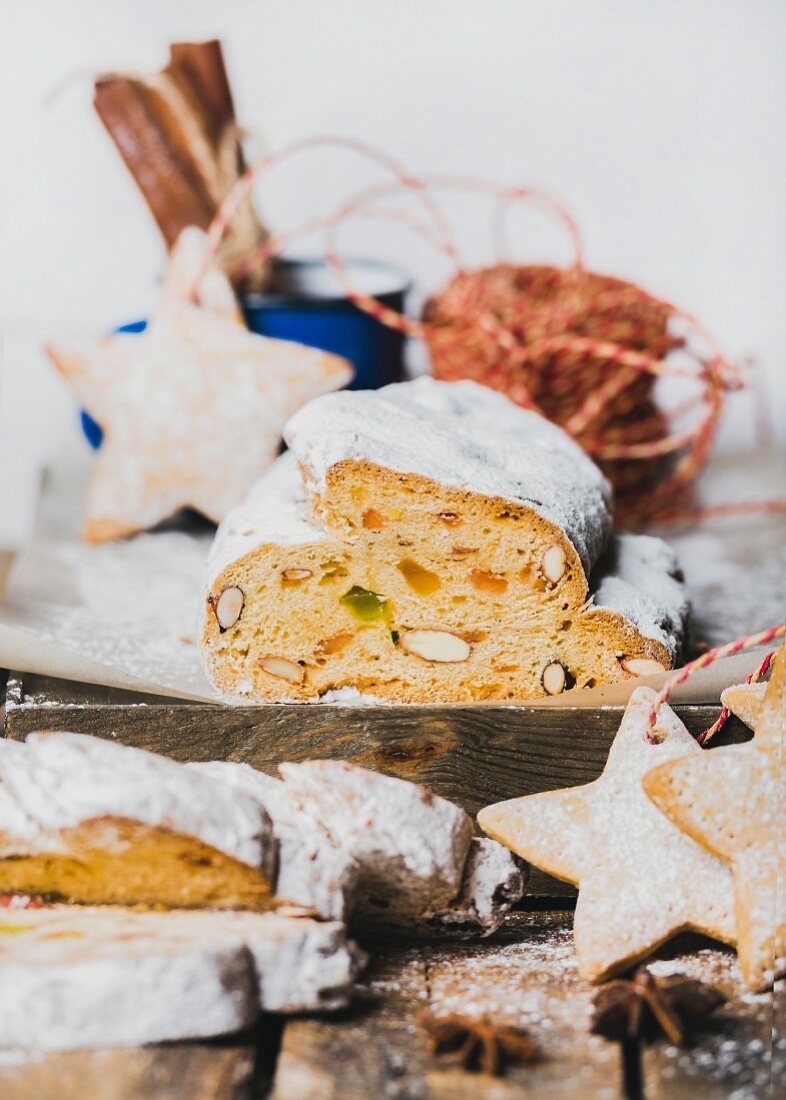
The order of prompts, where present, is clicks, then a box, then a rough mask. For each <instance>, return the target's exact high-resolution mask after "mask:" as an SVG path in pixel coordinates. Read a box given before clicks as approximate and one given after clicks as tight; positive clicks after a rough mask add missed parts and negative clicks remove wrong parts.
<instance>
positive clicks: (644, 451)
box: [200, 137, 786, 527]
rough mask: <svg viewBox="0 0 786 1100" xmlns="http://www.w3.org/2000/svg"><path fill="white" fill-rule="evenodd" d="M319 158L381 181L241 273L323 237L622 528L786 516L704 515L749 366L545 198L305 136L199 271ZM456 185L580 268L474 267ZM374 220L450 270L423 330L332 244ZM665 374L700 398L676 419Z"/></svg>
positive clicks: (244, 188)
mask: <svg viewBox="0 0 786 1100" xmlns="http://www.w3.org/2000/svg"><path fill="white" fill-rule="evenodd" d="M320 148H333V149H340V150H344V151H348V152H351V153H354V154H359V155H361V156H362V157H365V158H366V159H367V160H369V161H371V162H372V163H374V164H375V165H377V166H378V167H379V168H381V169H382V170H383V171H384V172H385V174H386V176H387V177H388V178H387V180H386V181H385V182H384V183H380V184H376V185H374V186H370V187H366V188H364V189H363V190H361V191H359V192H358V193H356V194H355V195H353V196H352V197H351V198H350V199H349V200H348V201H346V202H344V203H341V204H340V205H339V207H338V208H337V209H336V210H334V211H333V212H332V213H329V214H326V215H322V216H319V217H314V218H310V219H308V220H306V221H304V222H303V223H301V224H300V225H299V226H297V227H295V228H294V229H292V230H290V231H288V232H286V233H281V234H277V235H274V236H272V237H271V238H270V239H269V240H267V241H266V242H264V243H263V244H262V245H261V246H260V247H259V249H257V250H256V251H255V252H254V254H253V255H251V256H249V257H247V258H246V259H245V260H244V261H243V264H242V265H241V268H240V270H239V271H238V272H236V273H235V274H242V273H243V271H245V270H247V269H248V268H250V267H251V266H253V265H254V263H255V262H257V261H258V260H259V259H260V258H266V259H267V258H271V257H272V256H274V255H275V254H277V253H279V252H280V251H281V250H282V249H284V248H285V247H287V246H288V245H289V244H290V243H291V242H292V241H293V240H295V239H296V238H297V237H300V236H303V235H305V234H307V233H311V232H313V231H315V230H322V231H324V237H325V257H326V260H327V262H328V264H329V265H330V267H331V269H332V270H333V272H334V273H335V276H336V278H337V280H338V282H339V284H340V285H341V287H342V289H343V291H344V293H345V294H346V295H347V297H348V298H349V299H350V300H351V301H353V302H354V303H355V304H356V305H357V306H358V308H360V309H362V310H364V311H365V312H366V313H368V314H369V315H371V316H372V317H374V318H376V319H377V320H378V321H379V322H381V323H382V324H384V325H387V326H389V327H391V328H393V329H395V330H397V331H399V332H402V333H405V334H407V335H409V336H414V337H420V338H422V339H424V340H425V342H426V344H427V346H428V349H429V353H430V358H431V365H432V370H433V373H434V374H435V376H436V377H438V378H442V379H445V380H449V381H452V380H457V379H474V380H475V381H478V382H481V383H483V384H484V385H487V386H490V387H491V388H493V389H497V390H500V391H502V392H504V393H505V394H506V395H507V396H508V397H509V398H510V399H511V400H513V401H515V402H516V403H517V404H519V405H521V406H522V407H523V408H527V409H533V410H535V411H537V412H539V413H541V414H543V415H544V416H546V417H547V418H548V419H550V420H553V421H555V422H556V423H558V424H560V425H562V427H563V428H564V429H565V431H567V432H568V433H569V434H570V435H571V436H572V437H573V438H574V439H576V441H577V442H578V443H579V444H580V445H581V446H582V447H583V448H584V450H585V451H586V452H587V453H588V454H590V455H591V456H592V458H593V459H594V460H595V461H596V462H597V463H598V465H599V466H600V467H601V468H602V469H603V471H604V473H605V474H606V475H607V477H608V478H609V479H610V481H611V482H612V484H613V485H614V488H615V491H616V501H617V503H616V516H617V521H618V523H619V524H620V525H622V526H628V527H631V526H635V527H642V526H651V525H652V524H654V523H669V522H685V521H695V520H697V519H700V518H708V517H709V516H710V515H712V514H714V515H735V514H739V511H740V509H741V510H742V511H744V512H745V513H747V514H750V513H753V512H761V511H769V512H773V511H777V512H783V513H786V500H772V501H765V502H760V503H759V502H744V503H743V504H742V505H732V506H730V507H725V506H724V507H722V508H721V509H717V508H716V509H710V510H700V509H697V508H696V507H695V502H694V500H693V488H694V485H695V481H696V478H697V476H698V474H699V473H700V472H701V470H702V468H703V467H704V465H705V463H706V461H707V458H708V456H709V452H710V448H711V445H712V442H713V439H714V437H715V434H716V431H717V427H718V423H719V419H720V416H721V413H722V410H723V406H724V401H725V397H726V395H727V393H728V392H730V391H732V390H735V389H739V388H741V387H742V386H744V385H745V384H746V379H745V377H744V375H743V373H742V370H741V369H740V368H738V367H736V366H734V365H733V364H731V363H730V362H729V361H728V360H727V359H726V358H725V357H724V356H723V354H722V353H721V351H720V349H719V348H718V347H717V345H716V344H715V342H714V341H713V339H712V337H711V336H710V334H709V333H708V332H706V330H704V329H703V328H702V326H701V325H700V324H699V323H698V321H697V320H696V319H695V318H694V317H692V316H691V315H690V314H688V313H687V312H685V311H684V310H682V309H679V308H678V307H677V306H675V305H673V304H671V303H669V302H666V301H663V300H661V299H658V298H656V297H654V296H653V295H651V294H648V293H647V292H646V291H644V290H642V289H641V288H640V287H638V286H636V285H634V284H632V283H629V282H625V281H623V280H621V279H615V278H611V277H609V276H605V275H599V274H596V273H594V272H591V271H588V270H587V269H586V268H585V266H584V264H583V257H582V246H581V239H580V235H579V231H578V227H577V225H576V222H575V221H574V219H573V217H572V216H571V214H570V213H569V212H568V211H567V210H566V209H565V208H564V207H563V206H562V205H561V204H560V203H559V202H558V201H557V200H556V199H555V198H554V197H553V196H551V195H549V194H548V193H547V192H546V191H543V190H540V189H536V188H532V187H505V186H501V185H500V184H497V183H494V182H491V181H487V180H479V179H473V178H467V177H464V176H446V175H434V176H429V177H423V178H417V177H414V176H412V175H411V174H409V173H408V172H406V170H405V169H404V167H403V166H402V165H401V164H399V163H398V161H396V160H395V159H394V158H392V157H390V156H388V155H387V154H385V153H382V152H380V151H378V150H377V149H374V148H373V147H371V146H369V145H367V144H366V143H364V142H361V141H356V140H354V139H350V138H342V137H315V138H308V139H304V140H302V141H297V142H294V143H293V144H291V145H289V146H286V147H285V148H283V149H281V150H279V151H278V152H276V153H271V154H269V155H268V156H266V157H263V158H262V159H261V160H260V161H258V162H257V163H256V164H254V165H253V166H252V167H250V168H249V169H248V171H247V172H246V173H245V175H244V176H243V177H242V178H241V179H240V180H239V181H238V183H237V184H236V185H235V187H234V188H233V189H232V191H231V192H230V193H229V194H228V195H227V197H226V199H225V200H224V202H223V203H222V204H221V207H220V208H219V210H218V212H217V214H216V218H215V220H214V222H213V224H212V226H211V227H210V230H209V232H208V246H207V249H206V253H205V258H204V265H203V269H202V273H201V275H202V274H204V272H205V271H206V270H207V268H208V266H209V264H210V263H211V262H212V260H213V258H214V256H215V254H216V252H217V250H218V247H219V245H220V243H221V240H222V237H223V235H224V233H225V232H226V229H227V226H228V225H229V223H230V221H231V219H232V218H233V216H234V214H235V212H236V210H237V209H238V208H239V207H240V205H241V204H242V202H243V200H244V199H245V198H246V197H247V196H248V194H249V193H250V191H251V189H252V188H253V186H254V184H255V182H256V181H257V180H258V179H260V178H261V177H262V176H263V175H264V174H266V173H267V172H268V171H269V170H270V169H272V168H273V167H275V166H277V165H279V164H281V163H282V162H283V161H285V160H287V159H289V158H291V157H293V156H295V155H299V154H301V153H303V152H306V151H308V150H313V149H320ZM451 190H453V191H457V190H459V191H468V192H472V193H474V194H477V195H480V196H482V197H485V198H486V199H488V200H491V201H492V202H493V203H494V204H495V205H494V210H495V214H496V224H495V229H496V235H497V236H498V237H499V238H500V239H501V237H502V222H503V217H504V214H505V213H506V212H507V211H508V210H509V209H510V208H511V206H513V205H514V204H516V203H523V204H526V205H527V206H528V207H531V208H533V209H534V210H536V211H538V212H540V213H542V214H544V215H546V216H547V217H549V218H550V219H552V220H553V221H555V222H556V223H557V224H558V225H559V226H560V227H561V228H562V229H563V230H564V231H565V232H566V233H567V236H568V239H569V242H570V246H571V254H572V255H571V261H570V262H569V264H568V265H567V266H566V267H564V268H559V267H551V266H545V265H514V264H511V263H502V262H500V263H497V264H496V265H494V266H493V267H488V268H484V269H481V270H472V271H469V270H465V269H464V268H463V267H462V264H461V261H460V257H459V251H458V247H457V245H456V242H455V240H454V235H453V233H452V231H451V227H450V225H449V224H448V221H447V218H446V217H445V215H444V213H443V211H442V209H441V207H440V204H439V203H438V202H437V201H436V198H435V192H437V191H451ZM403 195H409V196H412V198H413V200H414V202H415V203H416V204H417V205H418V207H419V208H420V216H415V215H413V214H412V213H411V212H410V211H407V210H402V209H397V208H395V207H392V206H391V205H390V203H391V200H392V199H394V198H397V197H401V196H403ZM383 202H384V203H385V204H386V205H385V206H381V205H380V204H381V203H383ZM371 218H377V219H379V218H384V219H386V220H390V221H396V222H398V223H400V224H402V225H405V226H406V227H407V228H408V229H409V230H411V231H412V232H413V233H415V234H417V235H418V236H420V237H421V238H422V239H423V240H424V241H426V242H427V243H428V244H429V245H430V246H431V247H433V248H435V249H436V250H437V251H438V252H440V254H441V255H442V256H443V257H444V258H445V260H446V262H447V263H448V265H449V269H450V271H451V272H452V274H451V276H450V278H449V281H448V282H447V284H446V285H445V287H444V288H443V289H442V290H441V291H440V292H439V293H438V294H436V295H434V296H432V298H431V299H430V300H429V301H428V302H427V303H426V307H425V309H424V312H423V316H422V318H421V319H419V320H416V319H412V318H408V317H405V316H403V315H401V314H399V313H398V312H396V311H395V310H392V309H390V308H389V307H387V306H386V305H384V304H383V303H381V302H380V301H378V300H377V299H376V298H374V297H373V296H371V295H368V294H365V293H363V292H362V290H360V289H358V288H357V287H356V286H355V285H353V283H352V279H351V276H350V273H349V269H348V267H347V264H346V263H345V261H344V259H343V256H342V253H341V249H340V248H339V246H338V235H339V232H340V230H341V228H342V227H343V226H344V224H345V223H347V222H348V221H350V220H353V219H371ZM500 247H502V242H501V240H500ZM201 275H200V277H201ZM679 329H681V330H682V331H679ZM664 378H671V379H679V380H680V381H681V383H682V385H683V386H686V385H687V387H688V389H689V390H690V391H691V392H690V393H689V395H688V397H687V398H686V399H685V400H682V401H681V403H680V404H679V405H678V406H676V407H674V408H671V409H666V408H664V407H663V406H662V404H661V402H660V400H659V398H658V396H657V395H656V392H655V388H656V385H657V384H658V382H659V381H660V380H661V379H664Z"/></svg>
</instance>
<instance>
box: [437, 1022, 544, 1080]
mask: <svg viewBox="0 0 786 1100" xmlns="http://www.w3.org/2000/svg"><path fill="white" fill-rule="evenodd" d="M418 1023H419V1025H420V1026H421V1027H422V1028H423V1030H424V1031H425V1032H426V1034H427V1035H428V1049H429V1053H430V1054H432V1055H434V1056H436V1057H438V1058H439V1059H440V1060H441V1061H442V1062H443V1063H446V1064H450V1065H456V1066H460V1067H461V1068H462V1069H466V1070H469V1071H470V1072H473V1073H487V1074H491V1075H493V1076H499V1075H500V1074H501V1073H502V1072H503V1071H504V1069H505V1067H506V1066H508V1065H522V1064H523V1063H525V1062H533V1061H534V1060H535V1059H536V1058H537V1057H538V1046H537V1043H536V1042H535V1040H534V1039H533V1038H532V1037H531V1036H530V1035H529V1033H528V1032H527V1031H525V1030H524V1029H523V1028H518V1027H506V1026H503V1025H499V1024H493V1023H491V1021H490V1020H488V1019H486V1018H485V1017H481V1018H477V1017H474V1016H459V1015H454V1014H450V1015H447V1016H435V1015H434V1014H433V1013H431V1012H422V1013H421V1014H420V1015H419V1016H418Z"/></svg>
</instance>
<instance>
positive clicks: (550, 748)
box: [5, 673, 749, 897]
mask: <svg viewBox="0 0 786 1100" xmlns="http://www.w3.org/2000/svg"><path fill="white" fill-rule="evenodd" d="M678 713H679V714H680V716H681V718H682V719H683V721H684V722H685V724H686V725H687V727H688V728H689V729H690V730H692V731H693V732H698V731H699V730H702V729H706V728H707V726H709V725H710V724H711V723H712V722H713V721H714V720H715V718H716V717H717V715H718V708H717V707H706V706H696V707H682V708H678ZM621 717H622V708H621V707H604V708H599V709H583V708H576V707H559V708H556V707H554V708H548V709H545V708H537V707H510V706H507V707H504V706H501V707H493V706H491V707H462V706H454V707H450V706H445V707H419V706H406V707H405V706H399V707H346V706H344V707H342V706H324V705H323V706H308V705H300V704H293V705H288V706H271V705H268V706H257V707H220V706H212V705H208V704H198V703H197V704H194V703H187V702H182V701H179V700H166V699H161V698H160V697H158V696H149V695H147V696H146V695H134V694H132V693H130V692H122V691H118V690H116V689H113V688H103V687H91V686H89V685H80V684H71V683H68V682H66V681H62V680H51V679H47V678H44V677H39V676H32V675H22V674H15V673H12V674H11V676H10V678H9V682H8V697H7V706H6V716H5V734H6V736H8V737H12V738H15V739H17V740H23V739H24V738H25V737H26V736H27V735H28V734H29V733H31V732H33V731H35V730H40V729H51V730H77V731H79V732H82V733H90V734H93V735H95V736H98V737H111V738H113V739H116V740H118V741H121V742H123V743H124V744H127V745H134V746H136V747H137V748H143V749H150V750H152V751H153V752H160V753H164V754H165V755H166V756H171V757H173V758H174V759H175V760H237V761H243V762H245V763H248V764H251V765H253V766H254V767H255V768H259V769H260V770H261V771H264V772H268V773H272V774H275V772H276V769H277V766H278V765H279V764H280V763H282V762H283V761H286V760H316V759H321V758H322V759H325V758H327V759H340V760H351V761H352V762H353V763H355V764H360V765H362V766H363V767H366V768H372V769H374V770H375V771H380V772H385V773H387V774H388V775H395V776H399V777H400V778H402V779H410V780H414V781H415V782H418V783H422V784H424V786H426V787H428V788H429V789H430V790H432V791H434V793H435V794H439V795H442V796H444V797H445V798H449V799H451V801H453V802H456V803H457V804H458V805H460V806H462V807H463V808H464V809H465V810H466V811H467V813H469V814H470V815H471V816H472V817H474V816H475V815H476V814H477V812H478V810H480V809H481V808H482V807H483V806H487V805H489V804H490V803H492V802H499V801H501V800H502V799H506V798H514V797H516V796H518V795H525V794H532V793H535V792H536V791H543V790H550V789H553V788H556V787H571V786H575V785H577V784H580V783H589V782H590V781H591V780H593V779H595V778H597V776H598V775H599V774H600V772H601V771H602V769H603V765H604V763H605V760H606V756H607V755H608V751H609V746H610V745H611V742H612V739H613V737H614V734H615V733H616V731H617V729H618V727H619V724H620V720H621ZM747 736H749V734H748V732H747V731H746V729H745V727H744V726H742V724H741V723H738V722H736V720H734V721H733V722H730V723H729V724H728V725H727V727H726V729H725V730H724V731H723V737H724V738H726V739H731V740H734V739H740V738H745V737H747ZM531 889H532V892H533V893H534V894H536V895H541V896H550V897H566V896H572V895H573V894H574V893H575V891H574V890H573V888H572V887H570V886H568V885H566V884H565V883H561V882H557V881H556V880H555V879H552V878H550V877H549V876H547V875H544V874H542V873H541V872H539V871H535V872H534V873H533V878H532V884H531Z"/></svg>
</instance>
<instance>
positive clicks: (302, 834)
mask: <svg viewBox="0 0 786 1100" xmlns="http://www.w3.org/2000/svg"><path fill="white" fill-rule="evenodd" d="M187 767H188V768H192V769H193V770H194V771H197V772H201V773H202V774H203V775H210V776H213V777H214V778H215V779H217V780H219V781H220V782H222V783H226V784H230V785H231V786H233V787H235V788H237V789H238V790H239V791H243V792H244V793H245V794H246V795H249V796H250V797H252V798H255V799H257V800H258V801H259V803H260V804H261V805H262V806H263V807H264V810H265V812H266V813H267V814H268V815H269V817H270V819H271V821H272V823H273V832H274V835H275V838H276V841H277V844H278V861H277V867H276V875H275V893H276V895H277V897H279V898H281V899H283V900H284V901H288V902H292V903H293V904H295V905H302V906H304V907H305V908H306V909H314V910H316V912H317V913H319V914H320V915H321V916H323V917H328V918H331V919H334V920H342V921H346V920H347V919H348V916H349V914H350V912H351V911H352V906H353V903H354V899H355V890H356V886H357V883H358V877H359V875H358V871H359V868H358V865H357V862H356V861H355V858H354V856H353V854H352V852H351V850H350V849H349V848H348V847H346V846H344V847H339V846H337V845H336V844H334V843H333V841H332V840H331V838H330V836H329V835H328V833H327V831H326V830H325V828H324V827H323V826H322V825H321V824H320V822H319V818H318V814H317V813H316V812H315V811H316V809H317V808H316V807H311V806H308V807H306V806H304V805H303V804H302V803H301V801H300V800H299V799H297V798H296V796H295V793H294V791H293V790H292V789H291V788H290V787H289V786H288V784H286V783H284V782H283V781H282V780H281V779H275V778H274V777H273V776H271V775H266V774H265V773H264V772H260V771H257V769H256V768H252V767H251V766H250V765H249V764H236V763H232V762H230V761H225V760H214V761H211V762H210V763H204V764H201V763H200V764H188V765H187Z"/></svg>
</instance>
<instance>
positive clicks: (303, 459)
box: [284, 377, 612, 574]
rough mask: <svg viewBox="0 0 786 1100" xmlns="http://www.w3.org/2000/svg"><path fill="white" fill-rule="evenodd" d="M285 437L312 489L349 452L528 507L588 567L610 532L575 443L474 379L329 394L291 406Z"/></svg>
mask: <svg viewBox="0 0 786 1100" xmlns="http://www.w3.org/2000/svg"><path fill="white" fill-rule="evenodd" d="M284 436H285V439H286V441H287V443H288V444H289V446H290V447H291V448H292V451H293V453H294V455H295V457H296V458H297V460H298V462H299V464H300V465H301V467H302V468H303V469H304V471H305V474H306V477H307V479H308V481H309V483H310V484H309V486H308V487H309V488H319V487H322V486H324V483H325V476H326V474H327V471H328V470H329V469H330V467H332V466H334V465H336V463H338V462H342V461H345V460H347V459H354V460H357V461H367V462H371V463H373V464H375V465H378V466H382V467H386V468H388V469H392V470H396V471H398V472H400V473H414V474H420V475H422V476H425V477H428V478H431V479H432V480H434V481H438V482H441V483H442V484H444V485H450V486H454V487H457V488H462V489H470V490H471V491H473V492H477V493H482V494H484V495H486V496H493V497H501V498H503V499H505V500H510V501H513V502H515V503H517V504H523V505H525V506H527V507H530V508H532V509H533V511H535V512H536V513H537V514H538V515H540V516H542V517H543V518H544V519H546V520H548V521H549V522H551V523H554V524H556V525H557V526H558V527H560V528H561V529H562V530H563V531H564V532H565V534H566V536H567V537H568V538H569V539H570V541H571V542H572V543H573V545H574V547H575V548H576V551H577V553H578V554H579V557H580V558H581V561H582V564H583V566H584V570H585V572H586V573H587V574H589V573H590V571H591V569H592V566H593V565H594V563H595V561H596V560H597V558H598V557H599V555H600V553H601V551H602V550H603V548H604V546H605V544H606V542H607V540H608V537H609V535H610V533H611V526H612V515H611V508H612V494H611V488H610V486H609V484H608V482H607V481H606V480H605V478H604V477H603V475H602V474H601V472H600V470H599V469H598V468H597V466H595V464H594V463H593V462H592V461H591V460H590V459H589V458H588V457H587V456H586V455H585V454H584V452H583V451H582V450H581V448H580V447H579V446H578V445H577V444H576V443H574V442H573V440H572V439H571V438H570V437H569V436H568V435H567V434H566V433H565V432H563V431H562V429H561V428H558V427H557V426H556V425H554V424H552V423H550V422H549V421H548V420H546V419H545V418H543V417H541V416H539V415H538V414H537V413H534V412H530V411H528V410H525V409H521V408H519V407H518V406H517V405H514V404H513V403H512V402H511V401H509V400H508V399H507V398H506V397H504V396H503V395H502V394H499V393H495V392H494V391H493V390H490V389H488V388H487V387H486V386H480V385H478V384H477V383H475V382H436V381H435V380H434V379H432V378H426V377H424V378H418V379H416V380H415V381H414V382H401V383H396V384H394V385H391V386H385V387H384V388H383V389H381V390H374V391H354V392H351V393H350V392H345V393H339V394H329V395H327V396H325V397H321V398H318V399H316V400H315V401H312V402H310V403H309V404H308V405H307V406H305V407H304V408H302V409H300V410H299V411H298V412H297V413H295V415H294V416H293V417H292V418H291V419H290V420H289V422H288V424H287V426H286V429H285V432H284Z"/></svg>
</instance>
